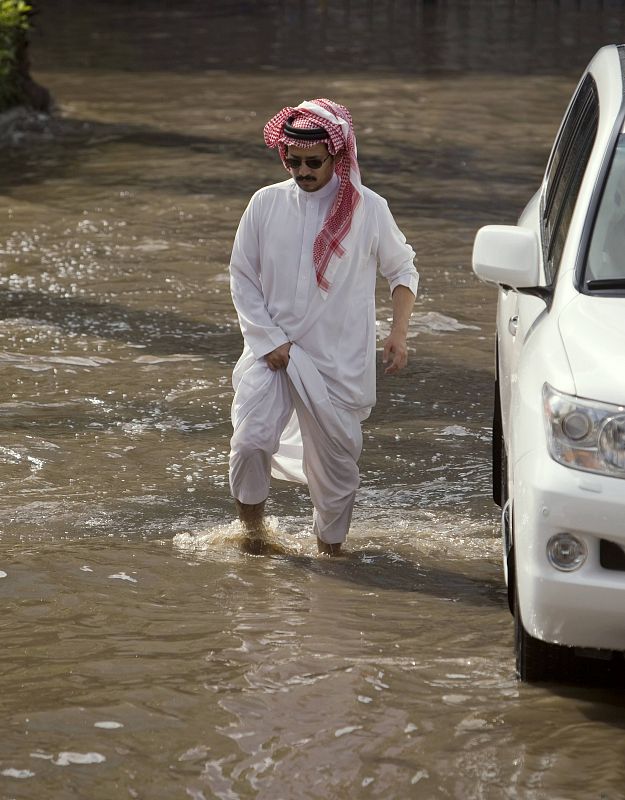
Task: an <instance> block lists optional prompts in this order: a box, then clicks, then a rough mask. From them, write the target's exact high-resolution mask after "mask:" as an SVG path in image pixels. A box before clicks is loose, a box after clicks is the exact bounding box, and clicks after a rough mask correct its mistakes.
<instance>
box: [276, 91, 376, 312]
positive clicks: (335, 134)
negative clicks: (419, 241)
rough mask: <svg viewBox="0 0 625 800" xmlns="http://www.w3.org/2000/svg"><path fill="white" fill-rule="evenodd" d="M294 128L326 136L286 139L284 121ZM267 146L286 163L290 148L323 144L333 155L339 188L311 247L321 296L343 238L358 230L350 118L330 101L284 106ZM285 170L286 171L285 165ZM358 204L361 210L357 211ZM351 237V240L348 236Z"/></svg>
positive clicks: (357, 184) (358, 183)
mask: <svg viewBox="0 0 625 800" xmlns="http://www.w3.org/2000/svg"><path fill="white" fill-rule="evenodd" d="M287 121H288V122H289V124H290V125H291V126H292V127H294V128H301V129H304V130H306V129H308V130H312V129H315V128H323V129H324V131H326V132H327V136H324V137H323V138H320V139H314V140H302V139H299V138H298V139H295V138H291V137H289V136H288V135H287V134H286V133H285V131H284V125H285V123H286V122H287ZM264 134H265V143H266V145H267V147H278V148H279V151H280V157H281V158H282V162H283V163H285V158H286V150H287V147H288V146H289V145H295V146H297V147H313V146H314V145H316V144H318V143H319V142H324V143H325V144H326V145H327V147H328V152H329V153H330V154H331V155H333V156H335V159H334V171H335V172H336V174H337V175H338V178H339V189H338V192H337V195H336V198H335V200H334V203H333V204H332V208H331V209H330V213H329V214H328V217H327V219H326V220H325V222H324V225H323V228H322V229H321V231H320V232H319V234H318V235H317V238H316V239H315V242H314V245H313V262H314V264H315V272H316V274H317V285H318V286H319V289H320V290H321V294H322V296H323V297H326V296H327V292H328V290H329V289H330V286H331V284H332V279H333V277H334V274H335V272H336V269H337V267H338V259H340V258H341V257H342V256H343V255H344V254H345V252H346V251H345V247H344V244H345V239H346V237H347V236H348V234H350V233H352V234H353V233H355V230H356V228H357V227H358V221H359V219H358V218H359V217H360V216H361V215H360V214H357V213H356V212H357V210H358V211H360V210H361V208H362V204H361V203H360V200H361V198H362V182H361V180H360V170H359V169H358V161H357V155H358V154H357V150H356V137H355V135H354V125H353V123H352V117H351V114H350V113H349V111H348V110H347V109H346V108H345V106H342V105H339V104H338V103H334V102H332V100H326V99H323V98H322V99H319V100H305V101H304V102H302V103H300V104H299V105H298V106H296V107H291V106H287V107H286V108H283V109H282V111H280V113H278V114H276V116H275V117H272V118H271V119H270V120H269V122H268V123H267V124H266V125H265V130H264ZM285 167H286V168H287V169H288V167H287V166H286V163H285ZM359 205H360V208H359ZM350 238H351V237H350Z"/></svg>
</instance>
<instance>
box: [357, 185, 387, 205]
mask: <svg viewBox="0 0 625 800" xmlns="http://www.w3.org/2000/svg"><path fill="white" fill-rule="evenodd" d="M362 199H363V201H364V204H365V208H368V209H370V210H371V211H375V210H376V209H379V208H388V202H387V201H386V200H385V199H384V198H383V197H382V195H381V194H378V193H377V192H374V191H373V189H370V188H369V187H368V186H363V187H362Z"/></svg>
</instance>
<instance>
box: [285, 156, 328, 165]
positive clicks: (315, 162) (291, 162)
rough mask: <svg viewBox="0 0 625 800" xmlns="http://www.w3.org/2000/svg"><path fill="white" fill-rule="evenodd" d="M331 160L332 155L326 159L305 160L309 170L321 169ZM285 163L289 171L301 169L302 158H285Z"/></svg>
mask: <svg viewBox="0 0 625 800" xmlns="http://www.w3.org/2000/svg"><path fill="white" fill-rule="evenodd" d="M329 158H330V153H328V155H327V156H326V157H325V158H305V159H303V160H304V162H305V163H306V166H307V167H308V169H320V167H321V166H322V165H323V164H324V163H325V162H326V161H327V160H328V159H329ZM284 163H285V164H286V165H287V167H288V168H289V169H299V168H300V167H301V166H302V159H301V158H285V159H284Z"/></svg>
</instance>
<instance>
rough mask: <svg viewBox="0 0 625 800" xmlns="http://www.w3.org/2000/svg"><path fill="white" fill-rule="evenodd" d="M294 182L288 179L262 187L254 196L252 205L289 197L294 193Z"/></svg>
mask: <svg viewBox="0 0 625 800" xmlns="http://www.w3.org/2000/svg"><path fill="white" fill-rule="evenodd" d="M293 185H294V184H293V180H292V179H291V178H288V179H287V180H285V181H280V183H271V184H269V185H268V186H262V187H261V188H260V189H258V190H257V191H255V192H254V194H253V195H252V199H251V200H250V202H251V203H257V202H262V201H263V200H266V199H274V198H278V197H281V196H287V195H289V194H291V193H292V192H293Z"/></svg>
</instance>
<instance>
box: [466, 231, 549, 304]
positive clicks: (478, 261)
mask: <svg viewBox="0 0 625 800" xmlns="http://www.w3.org/2000/svg"><path fill="white" fill-rule="evenodd" d="M473 272H475V274H476V275H477V277H478V278H479V279H480V280H482V281H485V282H486V283H495V284H498V285H499V286H502V287H504V288H506V289H521V290H522V289H529V288H535V287H538V284H539V281H540V258H539V254H538V238H537V236H536V234H535V233H534V231H531V230H529V229H528V228H519V227H517V226H516V225H487V226H486V227H484V228H480V229H479V231H478V232H477V235H476V237H475V242H474V244H473Z"/></svg>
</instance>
